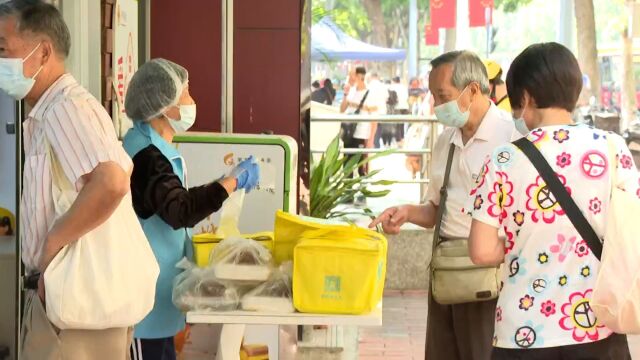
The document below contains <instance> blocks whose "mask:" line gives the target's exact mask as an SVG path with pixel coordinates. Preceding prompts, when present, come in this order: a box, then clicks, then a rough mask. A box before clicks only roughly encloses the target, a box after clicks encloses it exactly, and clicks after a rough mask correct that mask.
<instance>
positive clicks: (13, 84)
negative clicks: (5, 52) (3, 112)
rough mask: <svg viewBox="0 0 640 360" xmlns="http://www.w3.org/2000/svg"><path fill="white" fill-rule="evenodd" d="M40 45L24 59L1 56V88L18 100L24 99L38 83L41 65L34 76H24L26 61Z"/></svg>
mask: <svg viewBox="0 0 640 360" xmlns="http://www.w3.org/2000/svg"><path fill="white" fill-rule="evenodd" d="M40 45H41V43H40V44H38V46H36V47H35V48H34V49H33V50H31V52H30V53H29V55H27V57H25V58H24V59H20V58H0V89H1V90H4V91H5V92H6V93H7V94H8V95H9V96H11V97H12V98H14V99H16V100H22V99H24V98H25V96H27V94H29V92H30V91H31V89H32V88H33V85H35V83H36V77H37V76H38V74H40V71H42V65H41V66H40V68H39V69H38V71H37V72H36V73H35V75H33V77H31V78H28V77H26V76H24V62H25V61H27V60H28V59H29V58H30V57H31V55H33V54H34V53H35V52H36V50H38V48H39V47H40Z"/></svg>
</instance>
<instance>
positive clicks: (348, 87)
mask: <svg viewBox="0 0 640 360" xmlns="http://www.w3.org/2000/svg"><path fill="white" fill-rule="evenodd" d="M349 90H351V84H349V83H346V84H344V87H343V88H342V91H344V97H345V99H346V98H347V95H348V94H349Z"/></svg>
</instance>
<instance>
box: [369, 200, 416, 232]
mask: <svg viewBox="0 0 640 360" xmlns="http://www.w3.org/2000/svg"><path fill="white" fill-rule="evenodd" d="M407 221H409V208H408V207H407V206H399V207H398V206H394V207H391V208H388V209H387V210H385V211H384V212H383V213H382V214H380V216H378V217H377V218H376V219H375V220H373V221H372V222H371V224H369V228H370V229H375V228H376V226H378V224H382V229H383V230H384V232H385V233H387V234H390V235H397V234H399V233H400V228H401V227H402V225H404V224H405V223H406V222H407Z"/></svg>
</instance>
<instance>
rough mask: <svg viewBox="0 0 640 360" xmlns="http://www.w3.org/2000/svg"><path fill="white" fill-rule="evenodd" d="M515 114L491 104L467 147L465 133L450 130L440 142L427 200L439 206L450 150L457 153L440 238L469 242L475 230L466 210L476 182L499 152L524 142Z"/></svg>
mask: <svg viewBox="0 0 640 360" xmlns="http://www.w3.org/2000/svg"><path fill="white" fill-rule="evenodd" d="M521 137H522V135H520V133H519V132H518V131H517V130H516V128H515V125H514V122H513V118H512V117H511V114H509V113H507V112H505V111H502V110H500V109H498V108H497V107H496V106H495V105H494V104H491V107H490V108H489V111H488V112H487V114H486V115H485V117H484V118H483V119H482V122H481V123H480V126H479V127H478V130H477V131H476V133H475V135H474V136H473V137H472V138H471V139H469V141H468V142H467V143H466V144H463V143H462V131H461V130H460V129H457V128H452V127H447V128H445V130H444V131H443V132H442V134H441V135H440V137H439V138H438V140H437V141H436V145H435V148H434V149H433V155H432V163H431V174H428V175H429V179H430V182H429V187H428V190H427V197H426V200H427V201H430V202H432V203H433V204H435V205H436V206H437V205H438V204H439V203H440V188H441V187H442V182H443V181H444V172H445V168H446V165H447V155H448V154H449V146H450V145H451V144H454V145H455V146H456V150H455V152H454V154H453V162H452V164H451V175H450V178H449V185H448V199H447V203H446V205H445V211H444V215H443V218H442V226H441V228H440V235H441V236H443V237H446V238H467V237H468V236H469V231H470V229H471V217H470V216H468V215H467V214H466V213H465V211H464V208H465V206H466V205H467V204H468V199H469V193H470V192H471V191H472V190H473V189H474V188H475V187H476V180H477V179H478V178H479V177H480V175H481V171H482V169H483V167H484V165H485V163H486V162H487V160H488V159H489V158H490V157H491V155H492V153H493V151H494V149H495V148H497V147H498V146H499V145H502V144H504V143H505V142H511V141H514V140H517V139H519V138H521Z"/></svg>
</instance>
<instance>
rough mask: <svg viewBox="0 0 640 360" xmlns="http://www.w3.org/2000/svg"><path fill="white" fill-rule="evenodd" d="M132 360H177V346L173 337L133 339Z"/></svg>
mask: <svg viewBox="0 0 640 360" xmlns="http://www.w3.org/2000/svg"><path fill="white" fill-rule="evenodd" d="M131 360H176V346H175V344H174V342H173V337H169V338H162V339H133V343H132V344H131Z"/></svg>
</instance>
